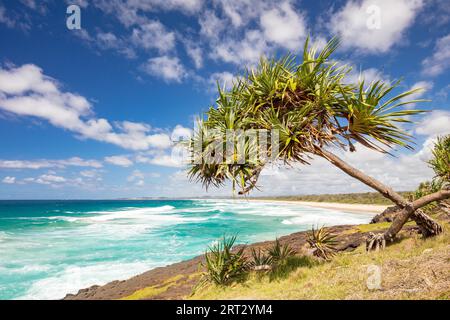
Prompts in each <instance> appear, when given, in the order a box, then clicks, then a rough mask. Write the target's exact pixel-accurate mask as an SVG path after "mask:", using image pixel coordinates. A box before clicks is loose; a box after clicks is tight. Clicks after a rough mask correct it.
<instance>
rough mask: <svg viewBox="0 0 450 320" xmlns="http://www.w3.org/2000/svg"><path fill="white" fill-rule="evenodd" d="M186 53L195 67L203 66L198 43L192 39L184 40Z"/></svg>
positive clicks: (201, 53)
mask: <svg viewBox="0 0 450 320" xmlns="http://www.w3.org/2000/svg"><path fill="white" fill-rule="evenodd" d="M185 47H186V53H187V55H188V56H189V57H190V58H191V59H192V61H193V62H194V65H195V67H196V68H197V69H200V68H201V67H203V52H202V49H201V47H200V46H199V45H197V44H196V43H194V41H186V42H185Z"/></svg>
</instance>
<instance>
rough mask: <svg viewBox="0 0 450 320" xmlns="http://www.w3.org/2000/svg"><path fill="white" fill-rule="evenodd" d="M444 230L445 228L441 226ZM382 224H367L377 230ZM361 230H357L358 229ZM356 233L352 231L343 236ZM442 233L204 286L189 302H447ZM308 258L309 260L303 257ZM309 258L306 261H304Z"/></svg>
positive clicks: (446, 238) (449, 284) (403, 238)
mask: <svg viewBox="0 0 450 320" xmlns="http://www.w3.org/2000/svg"><path fill="white" fill-rule="evenodd" d="M442 224H443V225H444V227H445V228H446V229H447V228H448V226H449V225H448V223H446V222H442ZM386 225H387V224H386V223H380V224H375V225H374V224H371V225H367V226H368V227H369V226H370V229H371V230H373V231H375V230H376V231H378V232H380V231H383V230H385V229H384V227H385V226H386ZM364 227H365V226H360V228H362V229H364ZM357 232H360V231H359V229H358V228H352V229H350V230H348V231H347V233H357ZM449 242H450V237H449V234H448V232H446V233H443V234H441V235H438V236H436V237H432V238H428V239H421V238H420V237H419V236H418V235H417V234H414V235H408V234H406V233H405V234H402V235H401V236H400V237H399V239H398V240H397V241H396V242H394V243H393V244H392V245H390V246H388V247H386V249H385V250H382V251H378V252H376V253H375V252H374V253H371V254H369V255H368V254H366V253H365V250H364V247H363V246H361V247H358V248H357V249H356V250H354V251H350V252H339V253H337V254H336V256H335V257H334V258H333V259H332V260H331V261H329V262H323V261H322V262H321V261H317V260H312V261H315V262H314V263H310V264H304V265H302V266H299V267H297V268H295V269H293V270H291V272H289V273H288V274H287V275H286V276H285V277H282V278H278V279H276V281H273V279H271V278H270V277H260V276H258V274H257V273H253V274H252V275H250V276H249V277H248V278H247V280H246V281H245V282H242V283H234V284H233V285H231V286H226V287H216V286H207V287H205V288H203V290H201V291H198V292H196V293H195V294H194V295H192V296H190V297H189V298H190V299H232V300H235V299H237V300H245V299H445V300H447V299H450V289H449V288H450V277H449V274H448V265H449V263H450V261H449V255H450V251H449V247H448V243H449ZM308 258H309V257H308ZM309 259H311V258H309ZM372 268H379V270H380V272H381V285H380V287H378V288H373V289H371V288H369V287H368V285H367V281H370V279H371V277H372V276H373V273H372V272H373V269H372Z"/></svg>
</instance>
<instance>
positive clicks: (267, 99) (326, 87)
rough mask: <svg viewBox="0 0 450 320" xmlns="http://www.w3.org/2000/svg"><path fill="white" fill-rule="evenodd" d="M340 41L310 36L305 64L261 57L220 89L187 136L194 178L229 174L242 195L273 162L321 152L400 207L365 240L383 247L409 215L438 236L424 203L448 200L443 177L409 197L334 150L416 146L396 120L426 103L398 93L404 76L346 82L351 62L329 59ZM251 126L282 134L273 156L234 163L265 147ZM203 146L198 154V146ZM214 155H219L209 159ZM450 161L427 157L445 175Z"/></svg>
mask: <svg viewBox="0 0 450 320" xmlns="http://www.w3.org/2000/svg"><path fill="white" fill-rule="evenodd" d="M338 46H339V40H338V39H336V38H334V39H332V40H331V41H330V42H329V43H328V44H327V45H326V46H325V47H324V48H323V49H322V50H321V51H320V53H318V52H317V50H316V49H315V48H314V47H310V46H309V39H307V41H306V43H305V46H304V51H303V60H302V62H301V63H297V61H296V57H295V56H293V55H287V56H285V57H283V58H281V59H266V58H261V60H260V63H259V65H258V66H256V67H255V68H253V69H251V70H248V71H247V72H246V73H245V74H244V75H243V76H242V77H240V78H238V79H237V80H236V81H235V82H234V84H233V87H232V88H231V89H229V90H223V89H221V88H220V87H219V88H218V90H219V97H218V99H217V101H216V106H213V107H211V108H210V109H209V110H208V111H207V112H206V114H205V117H204V119H203V120H202V121H201V122H200V123H199V126H198V129H197V131H196V132H195V133H194V135H193V137H192V139H191V141H190V146H191V151H192V153H193V161H192V163H191V166H190V170H189V174H190V177H191V179H193V180H196V181H199V182H201V183H202V184H203V185H204V186H205V187H206V188H208V187H209V186H217V187H219V186H223V185H224V184H225V183H226V181H228V180H229V181H231V182H232V185H233V189H234V188H236V187H238V188H239V189H240V192H239V193H240V194H242V195H245V194H248V193H249V192H250V191H251V190H253V189H255V188H257V187H258V186H257V182H258V178H259V175H260V173H261V171H262V170H263V168H264V167H265V166H266V165H267V164H268V163H269V162H270V161H272V162H281V163H285V164H293V163H297V164H303V165H308V164H310V161H311V159H312V158H313V157H320V158H323V159H325V160H327V161H328V162H330V164H332V165H334V166H336V167H337V168H339V169H340V170H342V171H343V172H345V173H346V174H348V175H350V176H352V177H353V178H355V179H357V180H359V181H361V182H362V183H364V184H366V185H367V186H368V187H370V188H372V189H374V190H376V191H377V192H379V193H380V194H381V195H382V196H383V197H385V198H387V199H389V200H390V201H392V202H393V203H394V204H395V205H396V206H397V207H398V212H397V214H396V216H395V219H394V221H393V222H392V224H391V226H390V227H389V228H388V229H387V230H386V232H384V233H382V234H372V235H371V237H372V239H368V243H369V244H371V245H370V246H369V247H368V249H369V250H370V249H372V248H373V249H374V248H379V247H382V248H384V247H385V244H386V242H393V241H395V239H396V236H397V234H398V233H399V232H400V230H401V229H402V227H403V226H404V225H405V223H407V221H408V220H409V219H410V218H411V219H412V220H414V221H415V222H416V223H417V225H418V226H419V227H420V228H421V231H422V235H423V236H424V237H427V236H435V235H438V234H440V233H441V232H442V231H443V228H442V226H441V225H440V224H439V223H438V222H436V221H435V220H433V219H432V218H431V217H429V216H428V215H427V214H425V213H424V212H423V211H421V210H419V209H420V208H422V207H425V206H427V205H429V204H431V203H433V202H436V201H441V200H444V199H448V198H449V197H450V189H449V188H448V184H445V183H443V184H441V186H442V188H441V189H439V190H437V191H435V192H433V193H431V194H427V195H425V196H423V197H420V198H418V199H407V198H405V197H404V196H402V195H401V194H400V193H398V192H395V191H394V190H393V189H392V188H390V187H389V186H387V185H385V184H384V183H382V182H380V181H378V180H376V179H374V178H373V177H370V176H368V175H366V174H365V173H363V172H362V171H360V170H358V169H357V168H354V167H352V166H351V165H350V164H348V163H346V162H345V161H344V160H342V159H341V158H340V157H338V156H337V155H336V153H335V151H337V150H349V151H351V152H356V151H357V150H358V149H359V148H364V147H366V148H369V149H372V150H375V151H378V152H383V153H390V152H392V150H393V149H394V148H395V147H405V148H407V149H412V143H413V141H412V137H411V136H410V135H409V134H408V132H407V130H405V129H404V126H403V125H402V126H400V125H399V124H407V123H410V122H411V117H412V116H414V115H417V114H420V113H422V112H423V111H422V110H420V109H417V108H415V107H414V108H412V107H410V108H408V106H411V105H414V104H417V103H419V102H423V100H417V99H416V100H415V99H409V98H410V97H411V96H412V95H414V94H415V93H417V92H418V91H419V90H420V89H414V90H409V91H406V92H402V93H399V94H397V95H393V93H394V92H395V91H396V90H398V86H399V83H400V82H394V83H392V84H391V83H385V82H383V81H381V80H379V81H374V82H372V83H370V84H366V83H365V82H364V81H361V82H360V83H356V84H354V83H348V81H347V79H348V78H347V75H348V73H349V72H350V68H349V67H347V66H345V65H344V66H342V65H339V63H338V62H336V61H334V60H332V59H331V55H332V54H333V52H335V51H336V49H337V48H338ZM249 130H257V131H258V130H259V131H261V130H263V131H264V130H265V131H266V132H267V134H268V135H269V136H270V135H271V134H273V135H275V134H274V130H276V133H277V136H276V138H277V139H268V141H265V143H264V147H265V148H264V149H265V150H264V151H265V152H266V153H267V154H268V156H269V157H264V156H263V157H257V158H256V159H255V158H254V157H252V158H251V159H249V158H246V159H245V160H246V161H244V162H239V161H237V160H238V159H240V157H241V156H242V155H240V154H239V152H241V151H242V149H243V150H245V151H246V152H247V153H253V154H254V153H255V152H256V153H257V154H258V152H259V151H260V150H259V147H258V146H255V144H254V143H253V141H252V140H251V139H249V138H248V137H246V136H244V137H242V136H240V135H242V132H244V134H245V132H246V131H249ZM230 131H233V132H235V137H234V138H237V140H239V139H241V140H240V141H241V144H243V148H242V146H241V148H240V149H239V148H238V147H237V146H236V145H233V148H232V150H231V153H232V157H231V158H232V159H233V161H229V157H228V156H229V153H230V149H229V146H227V143H228V142H229V138H228V137H227V133H229V132H230ZM236 135H237V137H236ZM224 137H227V138H224ZM271 138H273V137H271ZM441 139H443V140H445V138H441ZM273 140H276V141H273ZM242 141H243V142H242ZM266 144H267V145H266ZM199 145H200V146H201V147H202V148H201V150H200V152H199V151H198V150H197V149H196V148H195V147H196V146H199ZM218 146H220V148H218ZM446 147H447V148H448V144H447V145H446V144H445V143H444V144H443V147H442V148H443V149H444V150H445V148H446ZM224 150H225V151H224ZM443 154H447V152H446V151H444V152H443ZM436 156H437V157H441V156H442V152H438V151H436V150H435V157H436ZM225 158H227V161H225ZM268 158H269V159H270V160H267V159H268ZM210 159H215V160H216V161H212V162H211V161H207V160H210ZM448 163H449V162H448V158H443V160H442V161H441V160H439V161H437V162H436V163H433V162H432V163H430V165H431V166H432V167H433V168H436V169H437V168H441V167H443V170H444V173H443V175H441V174H440V173H438V172H437V178H438V179H443V180H446V179H447V181H448V175H446V174H445V173H446V170H448V169H446V166H447V167H448ZM436 165H437V167H436Z"/></svg>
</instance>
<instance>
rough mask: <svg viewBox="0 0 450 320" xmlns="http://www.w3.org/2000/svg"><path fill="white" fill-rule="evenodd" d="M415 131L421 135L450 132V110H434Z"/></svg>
mask: <svg viewBox="0 0 450 320" xmlns="http://www.w3.org/2000/svg"><path fill="white" fill-rule="evenodd" d="M415 132H416V133H417V134H420V135H427V136H432V137H434V136H436V135H443V134H449V133H450V111H446V110H433V111H432V112H431V113H429V114H428V115H427V116H425V117H424V118H423V119H422V120H421V121H420V122H419V124H418V125H417V127H416V129H415Z"/></svg>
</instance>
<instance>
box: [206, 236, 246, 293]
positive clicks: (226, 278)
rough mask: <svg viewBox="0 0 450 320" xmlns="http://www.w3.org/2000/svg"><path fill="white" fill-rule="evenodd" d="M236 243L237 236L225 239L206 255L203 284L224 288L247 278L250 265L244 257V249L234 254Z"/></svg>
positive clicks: (212, 247)
mask: <svg viewBox="0 0 450 320" xmlns="http://www.w3.org/2000/svg"><path fill="white" fill-rule="evenodd" d="M235 241H236V236H233V237H230V238H227V237H223V238H222V240H221V241H219V242H217V243H216V244H214V245H213V246H210V247H209V250H208V251H207V252H206V253H205V264H204V267H205V268H206V271H205V273H204V274H203V277H202V280H201V283H205V282H209V283H213V284H216V285H220V286H223V285H228V284H230V283H232V282H234V281H239V280H242V279H244V278H245V276H246V274H247V272H248V270H249V267H250V265H249V263H248V261H247V259H246V258H245V257H244V254H243V253H244V247H242V248H241V249H239V250H238V251H236V252H232V248H233V246H234V243H235Z"/></svg>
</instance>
